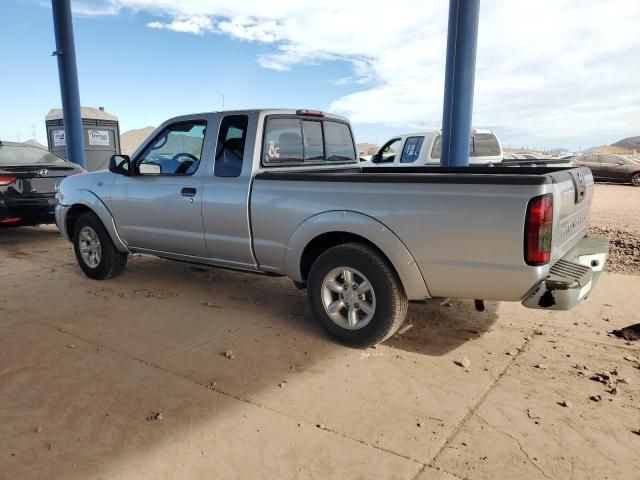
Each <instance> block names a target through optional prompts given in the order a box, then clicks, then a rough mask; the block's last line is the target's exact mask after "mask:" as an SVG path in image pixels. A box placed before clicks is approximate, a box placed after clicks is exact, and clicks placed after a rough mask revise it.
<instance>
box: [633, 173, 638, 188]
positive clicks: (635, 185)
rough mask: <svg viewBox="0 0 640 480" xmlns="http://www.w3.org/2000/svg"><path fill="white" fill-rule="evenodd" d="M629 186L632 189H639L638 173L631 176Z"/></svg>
mask: <svg viewBox="0 0 640 480" xmlns="http://www.w3.org/2000/svg"><path fill="white" fill-rule="evenodd" d="M631 185H633V186H634V187H640V172H636V173H634V174H633V175H631Z"/></svg>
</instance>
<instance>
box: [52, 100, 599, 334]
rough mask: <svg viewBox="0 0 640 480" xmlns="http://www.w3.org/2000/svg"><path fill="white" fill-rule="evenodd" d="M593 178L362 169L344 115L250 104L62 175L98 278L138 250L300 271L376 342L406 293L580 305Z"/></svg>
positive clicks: (593, 262)
mask: <svg viewBox="0 0 640 480" xmlns="http://www.w3.org/2000/svg"><path fill="white" fill-rule="evenodd" d="M593 189H594V187H593V177H592V175H591V173H590V172H589V170H588V169H586V168H575V169H549V168H526V167H523V168H503V167H482V166H471V167H463V168H437V169H435V168H432V167H406V168H404V169H399V168H379V167H376V168H362V167H360V163H359V161H358V157H357V152H356V149H355V143H354V141H353V137H352V133H351V127H350V125H349V123H348V121H347V120H346V119H344V118H342V117H339V116H336V115H331V114H325V113H322V112H316V111H309V110H297V111H296V110H248V111H234V112H217V113H204V114H197V115H187V116H182V117H177V118H173V119H171V120H168V121H167V122H165V123H164V124H163V125H162V126H160V127H159V128H158V130H157V131H156V133H154V134H153V135H152V136H151V137H150V138H149V139H147V140H146V141H145V142H144V143H143V144H142V145H141V146H140V147H139V148H138V150H137V151H136V152H135V153H134V154H133V155H132V157H131V158H129V157H127V156H125V155H122V156H113V157H112V158H111V161H110V166H109V171H103V172H94V173H90V174H86V175H79V176H75V177H69V178H67V179H65V180H64V181H63V182H62V185H61V187H60V191H59V193H58V198H59V205H58V207H57V209H56V220H57V223H58V227H59V228H60V231H61V232H62V233H63V234H64V235H65V237H66V238H67V239H69V240H70V241H71V242H73V245H74V250H75V256H76V259H77V261H78V264H79V266H80V268H81V269H82V271H83V272H84V273H85V274H86V275H87V276H89V277H90V278H93V279H98V280H102V279H107V278H110V277H114V276H116V275H119V274H120V273H122V271H123V270H124V268H125V265H126V263H127V255H128V254H129V253H131V252H141V253H147V254H152V255H156V256H159V257H163V258H168V259H174V260H181V261H186V262H192V263H195V264H203V265H214V266H221V267H227V268H234V269H238V270H245V271H250V272H256V273H263V274H268V275H283V276H288V277H290V278H291V279H292V280H293V281H294V283H295V284H296V285H297V286H298V287H300V288H307V291H308V298H309V303H310V305H311V310H312V311H313V313H314V315H315V317H316V318H317V319H318V320H319V322H320V324H321V325H322V326H323V327H324V328H325V329H326V330H327V331H328V332H329V333H330V334H331V335H333V336H334V337H336V338H337V339H339V340H340V341H342V342H344V343H346V344H348V345H353V346H367V345H373V344H376V343H378V342H381V341H383V340H384V339H386V338H388V337H389V336H391V335H392V334H393V333H394V332H395V331H396V330H397V329H398V328H399V327H400V325H401V324H402V322H403V321H404V318H405V315H406V312H407V304H408V301H409V300H423V299H426V298H429V297H458V298H468V299H478V300H480V299H488V300H503V301H518V302H522V303H523V304H524V305H525V306H526V307H531V308H545V309H550V310H562V309H568V308H572V307H574V306H575V305H576V304H578V303H579V302H580V301H581V300H583V299H585V298H586V297H587V296H588V295H589V292H590V291H591V290H592V288H593V286H594V284H595V282H596V280H597V278H598V275H599V274H600V272H601V271H602V269H603V268H604V265H605V261H606V259H607V252H608V245H607V240H606V239H602V238H598V237H587V236H586V234H587V224H588V215H589V206H590V204H591V199H592V196H593Z"/></svg>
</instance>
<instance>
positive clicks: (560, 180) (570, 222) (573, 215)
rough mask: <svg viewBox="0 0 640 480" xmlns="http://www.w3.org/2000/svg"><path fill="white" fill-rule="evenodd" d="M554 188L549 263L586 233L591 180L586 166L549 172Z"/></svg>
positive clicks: (556, 259)
mask: <svg viewBox="0 0 640 480" xmlns="http://www.w3.org/2000/svg"><path fill="white" fill-rule="evenodd" d="M549 176H550V177H551V178H552V181H553V183H552V188H553V237H552V247H551V262H550V263H551V265H553V264H554V263H555V262H557V261H558V260H560V259H561V258H562V257H563V256H564V255H565V254H566V253H567V252H569V251H570V250H571V249H572V248H573V247H575V246H576V245H577V244H578V242H579V241H580V240H581V239H582V238H583V237H584V236H585V235H586V234H587V232H588V228H589V208H590V206H591V201H592V199H593V192H594V182H593V175H592V173H591V170H589V169H588V168H585V167H582V168H572V169H570V170H563V171H561V172H554V173H551V174H550V175H549Z"/></svg>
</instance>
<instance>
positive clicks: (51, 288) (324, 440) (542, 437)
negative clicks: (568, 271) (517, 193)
mask: <svg viewBox="0 0 640 480" xmlns="http://www.w3.org/2000/svg"><path fill="white" fill-rule="evenodd" d="M7 259H10V260H7ZM0 266H1V267H2V268H4V269H5V270H3V271H4V273H5V274H3V275H0V406H2V407H3V408H0V439H1V440H2V446H1V447H0V478H1V479H3V480H4V478H12V479H13V478H38V477H40V478H42V477H46V478H50V477H51V478H71V479H75V478H78V479H79V478H83V479H84V478H96V479H97V478H141V477H143V476H146V477H148V478H205V477H206V478H212V477H223V476H224V477H225V478H227V477H231V478H241V477H242V478H256V477H257V478H411V479H416V478H419V479H420V480H424V479H426V478H433V479H434V480H441V479H447V478H449V479H450V478H458V479H461V478H470V479H476V478H479V479H482V478H489V477H495V478H537V477H541V478H546V477H545V476H548V477H550V478H571V472H572V471H573V473H574V478H604V477H606V476H609V478H623V479H624V478H635V477H634V476H633V475H634V474H635V472H637V471H638V466H639V465H638V462H637V459H636V458H635V457H633V454H634V453H633V450H632V449H634V448H635V449H636V450H637V448H636V443H637V441H636V439H640V437H638V436H637V435H635V434H633V433H631V432H632V430H635V429H639V428H640V406H639V405H640V398H639V396H640V392H638V385H640V381H639V380H638V376H639V375H640V370H638V369H637V368H636V367H637V364H636V363H634V362H628V361H625V360H624V359H623V358H622V357H624V356H625V355H632V356H633V355H635V356H638V350H637V344H634V345H631V344H630V345H626V344H625V342H624V341H622V340H619V339H616V338H611V337H607V336H606V331H607V330H609V329H611V328H619V327H622V326H624V325H627V324H629V323H633V322H634V321H636V322H637V321H640V319H638V313H637V312H638V292H639V291H640V277H638V276H621V275H606V276H604V277H603V279H602V281H601V282H600V284H599V285H598V287H597V289H596V292H595V294H594V295H593V296H592V298H590V299H589V301H588V302H587V303H585V304H583V305H581V306H580V307H579V308H578V309H576V310H574V311H572V312H566V313H562V312H554V313H550V312H544V311H531V310H526V309H523V308H522V307H520V306H519V305H517V304H496V303H493V302H489V303H488V304H487V310H486V311H485V312H483V313H477V312H475V311H474V310H473V304H472V302H470V301H453V302H451V303H450V306H446V305H441V303H442V301H441V300H431V301H429V302H426V303H425V304H412V305H411V306H410V310H409V320H408V322H407V324H406V326H405V329H403V331H402V333H400V334H398V335H396V336H395V337H393V338H392V339H390V340H389V341H387V342H386V343H385V344H384V345H381V346H379V347H378V348H376V349H368V350H351V349H347V348H344V347H341V346H339V345H337V344H335V343H334V342H332V341H331V340H329V339H328V338H327V337H326V336H325V335H324V333H323V332H322V331H321V330H320V329H319V328H318V326H317V325H316V323H315V322H314V321H313V319H312V318H311V315H310V312H309V309H308V306H307V302H306V296H305V293H304V292H301V291H298V290H295V289H294V288H292V286H291V282H289V281H288V280H286V279H274V278H263V277H256V276H254V275H249V274H241V273H234V272H228V271H222V270H207V269H204V270H203V269H194V268H192V267H190V266H188V265H184V264H178V263H171V262H168V261H165V260H160V259H155V258H150V257H145V256H133V257H132V258H131V261H130V264H129V266H128V268H127V271H126V272H125V274H124V275H122V276H121V277H118V278H117V279H114V280H112V281H108V282H95V281H91V280H89V279H87V278H85V277H84V276H82V274H81V273H80V271H79V269H78V267H77V265H76V264H75V261H74V258H73V252H72V249H71V245H70V244H68V243H66V242H64V241H63V240H62V239H61V238H59V237H57V236H56V235H55V234H52V232H51V229H19V230H17V231H15V232H13V233H10V234H6V235H5V232H2V236H0ZM607 319H608V321H607ZM535 329H538V330H539V331H541V332H543V333H544V335H536V334H534V330H535ZM70 345H74V346H73V347H70ZM225 350H232V351H233V358H232V359H227V358H226V357H225V356H224V355H223V353H224V351H225ZM507 353H508V354H507ZM567 354H569V355H571V356H570V357H567V356H566V355H567ZM464 358H467V359H468V360H469V361H470V363H471V365H470V367H469V368H468V371H467V370H466V369H465V368H462V367H460V366H458V365H456V364H455V363H454V362H455V361H460V360H462V359H464ZM537 363H546V364H547V366H548V368H547V369H540V368H535V367H534V365H535V364H537ZM575 364H585V365H587V366H588V370H587V371H588V372H591V371H596V370H600V369H602V370H606V369H608V370H609V371H611V370H612V369H614V368H617V369H618V375H617V377H619V378H629V382H628V383H624V384H623V383H621V384H620V385H618V392H617V395H616V396H615V399H614V400H613V401H611V402H610V401H609V400H608V398H609V397H612V395H611V394H609V393H606V392H605V386H604V385H602V384H599V383H596V382H593V381H591V380H589V379H588V376H585V375H582V376H581V373H580V370H578V369H576V368H573V367H574V365H575ZM281 384H282V386H280V385H281ZM593 394H600V395H602V397H603V400H602V401H601V402H597V403H596V402H592V401H591V400H589V399H588V397H589V396H590V395H593ZM563 400H568V401H570V402H571V403H572V407H571V408H570V409H568V408H564V407H561V406H560V405H558V404H557V403H556V402H558V401H563ZM527 409H528V411H527ZM153 412H162V413H163V414H164V419H163V420H161V421H159V422H158V421H155V422H154V421H148V420H146V418H147V417H148V416H149V415H151V413H153ZM107 414H108V415H107ZM538 417H539V418H538ZM536 421H537V422H538V423H537V424H536V423H535V422H536ZM298 424H302V425H303V426H301V427H299V426H298ZM317 424H323V426H324V428H323V429H320V428H317V427H316V425H317ZM38 427H40V428H42V431H41V432H39V433H38V432H36V431H35V430H36V429H37V428H38ZM258 430H259V431H258ZM5 439H6V440H8V442H7V441H5ZM634 442H635V443H634ZM463 443H466V445H463ZM5 445H7V447H5ZM49 445H51V450H50V449H49ZM8 447H10V448H8ZM601 452H602V453H601ZM12 453H13V454H14V456H12V455H11V454H12ZM74 465H75V467H74ZM438 468H440V470H438ZM572 469H573V470H572ZM43 472H44V473H43Z"/></svg>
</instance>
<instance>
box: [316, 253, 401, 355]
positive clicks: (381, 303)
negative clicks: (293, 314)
mask: <svg viewBox="0 0 640 480" xmlns="http://www.w3.org/2000/svg"><path fill="white" fill-rule="evenodd" d="M307 287H308V295H309V302H310V305H311V309H312V311H313V313H314V315H315V317H316V318H317V319H318V321H319V322H320V325H322V327H323V328H324V329H325V330H326V331H327V332H328V333H329V334H330V335H331V336H333V337H334V338H336V339H337V340H339V341H340V342H342V343H344V344H345V345H349V346H351V347H370V346H372V345H375V344H378V343H380V342H382V341H384V340H386V339H387V338H389V337H390V336H391V335H393V334H394V333H395V332H396V331H397V330H398V328H400V326H401V325H402V322H404V319H405V317H406V315H407V306H408V301H407V296H406V294H405V292H404V289H403V287H402V284H401V282H400V279H399V278H398V275H397V274H396V272H395V270H394V269H393V267H392V266H391V265H390V264H389V262H388V261H387V260H386V259H385V258H384V257H383V256H382V255H380V253H378V252H377V251H376V250H375V249H374V248H372V247H370V246H368V245H365V244H362V243H346V244H342V245H338V246H336V247H333V248H330V249H329V250H327V251H326V252H324V253H322V255H320V256H319V257H318V259H317V260H316V261H315V263H314V264H313V266H312V267H311V271H310V272H309V278H308V282H307Z"/></svg>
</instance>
